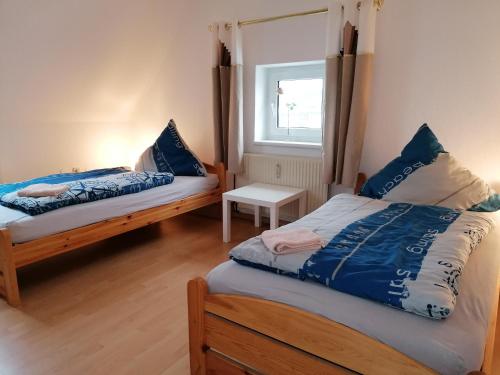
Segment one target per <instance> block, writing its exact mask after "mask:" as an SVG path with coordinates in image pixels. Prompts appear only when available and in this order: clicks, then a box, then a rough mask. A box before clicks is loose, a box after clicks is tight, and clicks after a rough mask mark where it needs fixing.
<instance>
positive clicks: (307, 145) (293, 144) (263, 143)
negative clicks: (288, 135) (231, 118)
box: [253, 139, 321, 150]
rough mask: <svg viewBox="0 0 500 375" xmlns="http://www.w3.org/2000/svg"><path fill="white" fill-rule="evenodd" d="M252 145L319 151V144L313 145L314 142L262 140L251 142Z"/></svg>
mask: <svg viewBox="0 0 500 375" xmlns="http://www.w3.org/2000/svg"><path fill="white" fill-rule="evenodd" d="M253 144H254V145H258V146H278V147H289V148H290V147H293V148H308V149H314V150H321V143H314V142H292V141H268V140H263V139H262V140H258V141H253Z"/></svg>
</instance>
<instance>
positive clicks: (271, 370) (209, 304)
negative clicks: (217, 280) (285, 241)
mask: <svg viewBox="0 0 500 375" xmlns="http://www.w3.org/2000/svg"><path fill="white" fill-rule="evenodd" d="M358 187H359V186H358ZM499 287H500V285H498V283H497V291H500V289H499ZM187 292H188V319H189V352H190V365H191V374H193V375H194V374H197V375H204V374H228V375H236V374H241V375H242V374H273V375H274V374H276V375H281V374H283V375H285V374H287V375H288V374H304V375H305V374H308V375H310V374H351V373H362V374H384V375H386V374H436V372H435V371H434V370H432V369H430V368H429V367H427V366H425V365H424V364H422V363H420V362H417V361H416V360H414V359H412V358H410V357H408V356H407V355H405V354H403V353H401V352H399V351H398V350H396V349H394V348H392V347H390V346H388V345H386V344H383V343H382V342H380V341H378V340H375V339H373V338H371V337H369V336H367V335H365V334H363V333H361V332H359V331H357V330H354V329H351V328H349V327H347V326H345V325H342V324H339V323H337V322H335V321H333V320H330V319H327V318H324V317H322V316H319V315H316V314H313V313H310V312H307V311H304V310H301V309H298V308H295V307H292V306H289V305H286V304H282V303H278V302H274V301H269V300H265V299H260V298H254V297H248V296H242V295H229V294H210V293H208V286H207V282H206V281H205V279H203V278H200V277H199V278H196V279H193V280H191V281H189V283H188V286H187ZM496 298H497V300H496V301H495V302H494V306H495V308H494V309H493V310H494V311H492V312H491V315H490V321H489V329H488V335H487V342H486V348H485V353H484V361H483V365H482V368H481V372H475V373H476V374H491V371H492V360H493V350H494V341H495V325H496V319H497V306H498V292H497V293H496ZM471 374H472V373H471Z"/></svg>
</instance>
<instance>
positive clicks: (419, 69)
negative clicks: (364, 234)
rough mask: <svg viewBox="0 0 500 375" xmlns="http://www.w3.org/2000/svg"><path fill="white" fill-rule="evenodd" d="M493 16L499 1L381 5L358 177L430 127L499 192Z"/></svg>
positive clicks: (499, 99) (499, 87) (498, 54)
mask: <svg viewBox="0 0 500 375" xmlns="http://www.w3.org/2000/svg"><path fill="white" fill-rule="evenodd" d="M499 16H500V1H498V0H481V1H468V0H458V1H457V0H440V1H432V0H412V1H398V0H387V1H386V2H385V5H384V9H383V11H382V12H380V14H379V17H378V20H377V39H376V59H375V80H374V90H373V100H372V105H371V109H370V113H369V119H368V121H369V126H368V130H367V133H366V137H365V147H364V152H363V161H362V169H363V170H365V171H367V172H368V173H373V172H375V171H376V170H377V169H378V168H380V167H381V166H383V165H384V163H386V162H387V161H389V160H390V159H392V158H393V157H394V156H395V155H396V154H397V153H398V152H399V151H400V150H401V148H402V146H403V145H404V144H405V142H407V140H409V138H410V137H411V136H412V134H413V133H414V132H415V130H416V128H417V126H418V125H420V124H421V123H423V122H428V124H429V126H431V127H432V129H433V130H434V131H435V132H436V134H437V136H438V137H439V139H440V140H441V142H442V143H443V145H444V146H445V148H446V149H447V150H448V151H450V152H451V153H452V154H453V155H455V157H456V158H458V159H459V160H460V161H461V162H463V164H465V165H466V166H467V167H469V168H471V169H472V170H473V171H474V172H475V173H476V174H478V175H480V176H482V177H483V178H485V179H486V180H488V181H490V182H493V184H494V185H496V188H497V189H498V190H500V147H499V141H500V42H499V40H498V39H499V36H500V21H499Z"/></svg>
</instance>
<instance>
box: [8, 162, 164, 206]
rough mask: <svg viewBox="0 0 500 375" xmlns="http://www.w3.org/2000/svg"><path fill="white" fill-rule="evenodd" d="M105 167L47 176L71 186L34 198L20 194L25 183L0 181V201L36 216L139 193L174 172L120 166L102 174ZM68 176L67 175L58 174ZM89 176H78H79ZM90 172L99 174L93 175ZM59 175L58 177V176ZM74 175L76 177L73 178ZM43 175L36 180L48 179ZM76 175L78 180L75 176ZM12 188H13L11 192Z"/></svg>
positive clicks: (51, 181)
mask: <svg viewBox="0 0 500 375" xmlns="http://www.w3.org/2000/svg"><path fill="white" fill-rule="evenodd" d="M102 171H106V170H97V171H90V172H84V173H83V174H71V175H70V174H67V175H53V176H47V177H45V179H47V178H49V181H50V183H64V184H65V185H68V186H69V190H67V191H66V192H64V193H62V194H60V195H58V196H52V197H42V198H31V197H19V196H18V195H17V190H18V189H21V188H23V187H25V186H27V185H26V183H18V184H13V185H19V186H17V188H18V189H16V190H13V187H11V186H13V185H4V189H2V185H0V192H3V195H2V194H0V204H1V205H2V206H5V207H9V208H12V209H14V210H19V211H22V212H24V213H26V214H28V215H31V216H35V215H40V214H43V213H46V212H49V211H53V210H56V209H59V208H62V207H67V206H72V205H75V204H81V203H88V202H94V201H98V200H101V199H107V198H114V197H118V196H121V195H127V194H133V193H139V192H141V191H143V190H148V189H152V188H155V187H158V186H163V185H168V184H170V183H172V182H173V181H174V175H173V174H171V173H161V172H128V171H125V170H120V169H113V170H110V171H111V172H112V173H111V174H104V175H103V174H102V173H104V172H102ZM58 176H59V177H60V176H63V177H65V178H64V179H62V178H59V177H58ZM83 176H85V177H87V178H84V179H76V178H78V177H83ZM90 176H97V177H93V178H90ZM56 177H57V178H56ZM71 178H73V180H71ZM43 179H44V178H40V179H38V180H37V181H36V183H40V182H46V181H45V180H43ZM75 179H76V180H75ZM9 190H10V192H8V191H9Z"/></svg>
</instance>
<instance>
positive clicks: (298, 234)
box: [261, 228, 325, 255]
mask: <svg viewBox="0 0 500 375" xmlns="http://www.w3.org/2000/svg"><path fill="white" fill-rule="evenodd" d="M261 238H262V241H263V242H264V245H266V247H267V248H268V249H269V251H271V252H272V253H273V254H278V255H282V254H293V253H299V252H303V251H314V250H319V249H321V248H322V247H324V246H325V241H324V240H323V239H322V238H321V237H320V236H318V235H317V234H316V233H314V232H313V231H312V230H309V229H305V228H297V229H290V230H266V231H264V232H262V234H261Z"/></svg>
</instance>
